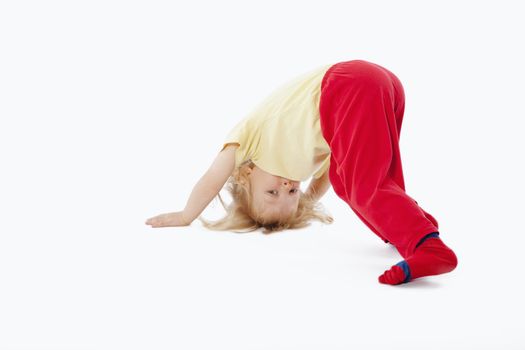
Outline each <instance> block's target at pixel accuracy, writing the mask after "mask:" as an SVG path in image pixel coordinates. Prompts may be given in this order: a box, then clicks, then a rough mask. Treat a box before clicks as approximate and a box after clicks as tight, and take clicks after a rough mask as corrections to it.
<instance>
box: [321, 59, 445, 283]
mask: <svg viewBox="0 0 525 350" xmlns="http://www.w3.org/2000/svg"><path fill="white" fill-rule="evenodd" d="M320 113H321V128H322V132H323V136H324V137H325V139H326V140H327V142H328V144H329V145H330V148H331V151H332V161H333V162H332V163H331V167H334V169H332V171H331V172H330V180H331V182H332V183H337V184H339V185H338V186H339V192H340V193H344V194H345V195H340V194H338V195H339V197H341V198H342V199H343V200H345V202H347V203H348V204H349V206H350V207H351V208H352V209H353V210H354V212H356V213H359V215H358V216H359V217H360V218H361V220H363V222H365V224H367V226H368V227H370V228H373V231H374V232H378V235H379V236H380V237H382V238H383V237H384V239H385V240H388V241H390V242H391V243H392V244H393V245H394V246H395V247H396V248H397V249H398V251H399V252H400V254H401V255H402V256H403V257H404V258H408V257H411V256H412V255H413V254H414V252H415V250H416V246H417V245H418V243H419V242H420V241H421V240H422V239H423V238H424V237H425V236H426V235H428V234H429V233H432V232H438V226H437V221H436V220H435V219H434V218H433V217H432V216H431V215H430V214H428V213H426V212H425V211H424V210H423V209H422V208H421V207H419V205H418V204H417V202H416V201H415V200H414V199H412V198H411V197H410V196H408V195H407V194H406V193H405V187H404V180H403V171H402V165H401V156H400V151H399V135H400V130H401V124H402V118H403V113H404V91H403V87H402V85H401V82H400V81H399V79H398V78H397V77H396V76H395V75H394V74H393V73H391V72H390V71H388V70H387V69H385V68H383V67H381V66H378V65H376V64H373V63H370V62H366V61H363V60H354V61H348V62H343V63H339V64H337V65H335V66H334V67H332V68H331V69H330V70H329V71H328V72H327V74H326V76H325V77H324V79H323V83H322V92H321V100H320ZM336 193H337V191H336ZM432 240H433V241H435V240H439V238H437V239H436V238H433V239H432ZM428 241H429V240H427V241H425V243H424V244H425V245H428V244H429V243H428ZM439 241H440V240H439ZM422 247H423V244H421V248H422ZM447 249H448V248H447ZM452 254H453V253H452ZM454 258H455V256H454ZM418 261H419V262H418ZM425 261H426V262H425V263H428V262H429V261H428V259H427V260H425ZM416 262H418V263H417V264H416V265H418V264H419V265H420V264H422V263H421V259H419V260H417V261H413V262H412V264H414V263H416ZM451 263H452V262H451ZM400 268H401V267H400V266H396V268H395V269H394V270H395V271H398V269H400ZM414 269H415V270H418V271H421V269H419V267H414ZM441 270H442V269H441ZM440 273H442V272H440ZM431 274H435V273H431ZM416 275H417V274H412V276H416ZM427 275H428V274H427ZM418 277H420V276H418Z"/></svg>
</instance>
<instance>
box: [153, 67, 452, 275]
mask: <svg viewBox="0 0 525 350" xmlns="http://www.w3.org/2000/svg"><path fill="white" fill-rule="evenodd" d="M404 107H405V96H404V89H403V86H402V85H401V82H400V81H399V79H398V78H397V76H395V75H394V74H393V73H392V72H390V71H389V70H388V69H386V68H384V67H382V66H380V65H378V64H375V63H372V62H368V61H365V60H351V61H344V62H339V63H336V64H329V65H324V66H321V67H318V68H316V69H314V70H312V71H310V72H308V73H306V74H303V75H301V76H299V77H297V78H295V79H293V80H292V81H290V82H288V83H287V84H284V85H283V86H281V87H280V88H279V89H277V90H276V91H274V92H273V93H272V94H271V95H269V96H268V97H267V98H266V99H265V100H264V101H263V102H262V103H261V104H260V105H259V106H257V108H255V109H254V110H253V111H252V112H251V113H250V114H249V115H248V116H247V117H246V118H244V119H243V120H242V121H241V122H239V123H238V124H237V125H236V126H235V127H234V128H233V129H232V130H231V131H230V133H229V134H228V136H227V137H226V139H225V140H224V143H223V148H222V150H221V152H219V154H218V155H217V157H216V159H215V161H214V162H213V164H212V165H211V167H210V168H209V169H208V171H207V172H206V173H205V174H204V176H203V177H202V178H201V179H200V180H199V182H198V183H197V184H196V185H195V187H194V189H193V191H192V193H191V195H190V198H189V200H188V203H187V205H186V207H185V208H184V210H183V211H180V212H174V213H167V214H161V215H158V216H156V217H153V218H150V219H148V220H147V221H146V224H148V225H151V226H152V227H164V226H185V225H189V224H190V223H191V222H192V221H193V220H194V219H195V218H197V216H199V214H200V213H201V212H202V211H203V210H204V209H205V207H206V206H207V205H208V204H209V202H210V201H211V200H212V199H213V198H214V197H215V196H216V195H217V194H218V193H219V191H220V190H221V189H222V188H223V186H224V184H225V183H226V181H228V184H229V186H228V190H229V192H230V193H231V194H232V198H233V201H232V203H231V204H230V206H229V207H228V208H226V210H227V215H226V216H225V217H224V218H223V219H221V220H219V221H217V222H215V223H210V222H206V221H204V220H202V219H201V218H200V217H199V219H200V220H201V222H203V224H204V226H205V227H208V228H210V229H217V230H239V229H247V230H253V229H257V228H258V227H264V228H266V230H267V231H266V232H268V231H269V232H273V231H279V230H282V229H285V228H298V227H304V226H306V225H308V220H310V219H317V220H320V221H322V222H325V223H330V222H332V220H333V219H332V218H331V217H330V216H328V215H326V214H324V213H322V212H321V211H320V210H318V209H319V207H318V206H317V201H318V200H319V199H320V198H321V197H322V196H323V195H324V193H326V191H327V190H328V188H329V187H330V185H331V186H332V187H333V189H334V191H335V193H336V194H337V196H338V197H340V198H341V199H342V200H344V201H345V202H346V203H347V204H348V205H349V207H350V208H351V209H352V211H353V212H355V213H356V215H357V216H358V217H359V219H361V221H363V223H364V224H365V225H366V226H367V227H369V228H370V230H372V232H374V233H375V234H376V235H377V236H379V237H380V238H381V239H382V240H383V241H384V242H386V243H391V244H393V245H394V246H395V247H396V249H397V250H398V252H399V253H400V254H401V256H402V257H403V258H404V260H403V261H401V262H399V263H397V264H396V265H394V266H392V267H391V268H390V269H389V270H387V271H385V272H384V273H383V274H382V275H381V276H379V282H380V283H384V284H391V285H396V284H401V283H406V282H409V281H411V280H414V279H416V278H419V277H423V276H430V275H438V274H442V273H446V272H450V271H452V270H454V269H455V267H456V265H457V258H456V255H455V254H454V252H453V251H452V250H451V249H450V248H449V247H447V246H446V245H445V244H444V243H443V241H442V240H441V239H440V237H439V231H438V222H437V220H436V219H435V218H434V217H433V216H432V215H430V214H429V213H427V212H426V211H425V210H423V208H421V207H420V206H419V205H418V204H417V202H416V201H415V200H414V199H413V198H411V197H410V196H408V195H407V194H406V192H405V184H404V179H403V170H402V166H401V156H400V150H399V136H400V131H401V124H402V120H403V113H404ZM312 174H313V178H312V180H311V182H310V184H309V186H308V189H307V190H306V193H302V192H301V191H300V188H299V185H300V182H301V181H305V180H307V179H308V178H309V177H310V176H311V175H312ZM219 198H220V195H219ZM220 199H221V198H220ZM221 202H222V203H223V205H224V202H223V201H222V199H221ZM266 232H265V233H266Z"/></svg>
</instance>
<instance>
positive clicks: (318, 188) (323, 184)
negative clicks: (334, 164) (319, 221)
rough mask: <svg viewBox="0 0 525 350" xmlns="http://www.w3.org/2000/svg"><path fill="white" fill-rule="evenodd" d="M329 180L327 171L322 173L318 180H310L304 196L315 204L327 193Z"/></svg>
mask: <svg viewBox="0 0 525 350" xmlns="http://www.w3.org/2000/svg"><path fill="white" fill-rule="evenodd" d="M330 185H331V184H330V179H329V177H328V170H327V171H325V172H324V174H323V175H321V177H320V178H318V179H312V180H311V181H310V184H309V185H308V189H307V190H306V192H305V195H307V196H310V197H312V198H313V199H314V200H315V201H316V202H317V201H318V200H319V199H321V197H322V196H323V195H324V194H325V193H326V191H328V189H329V188H330Z"/></svg>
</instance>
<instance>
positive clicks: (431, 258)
mask: <svg viewBox="0 0 525 350" xmlns="http://www.w3.org/2000/svg"><path fill="white" fill-rule="evenodd" d="M457 264H458V260H457V257H456V254H454V252H453V251H452V250H451V249H450V248H449V247H447V246H446V245H445V243H443V241H442V240H441V239H440V238H439V237H437V235H435V236H431V237H428V239H424V241H423V242H422V243H421V244H420V245H419V246H418V247H417V248H416V251H415V252H414V254H413V255H412V256H410V257H409V258H407V259H406V260H403V261H401V262H399V263H397V264H396V265H394V266H392V267H391V268H390V270H388V271H385V272H384V273H383V274H382V275H381V276H379V282H380V283H384V284H401V283H406V282H409V281H411V280H413V279H416V278H419V277H423V276H431V275H440V274H442V273H447V272H450V271H452V270H454V269H455V268H456V266H457Z"/></svg>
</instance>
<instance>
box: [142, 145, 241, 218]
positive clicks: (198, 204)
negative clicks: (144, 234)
mask: <svg viewBox="0 0 525 350" xmlns="http://www.w3.org/2000/svg"><path fill="white" fill-rule="evenodd" d="M237 147H239V145H237V144H231V145H228V146H226V147H225V148H224V149H223V150H222V151H221V152H219V154H218V155H217V157H216V158H215V160H214V161H213V163H212V165H211V166H210V167H209V169H208V170H207V171H206V173H205V174H204V175H203V176H202V177H201V178H200V179H199V181H198V182H197V184H196V185H195V186H194V187H193V190H192V192H191V194H190V197H189V198H188V202H187V203H186V207H185V208H184V210H183V211H179V212H173V213H166V214H161V215H157V216H155V217H153V218H150V219H148V220H147V221H146V224H148V225H152V227H166V226H187V225H189V224H191V223H192V222H193V220H195V219H196V218H197V217H198V216H199V215H200V214H201V213H202V211H203V210H204V209H205V208H206V207H207V206H208V204H209V203H210V202H211V201H212V199H213V198H214V197H215V196H216V195H217V194H218V193H219V192H220V190H221V189H222V187H223V186H224V184H225V183H226V181H227V180H228V178H229V177H230V175H231V174H232V173H233V170H234V167H235V150H236V149H237Z"/></svg>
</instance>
